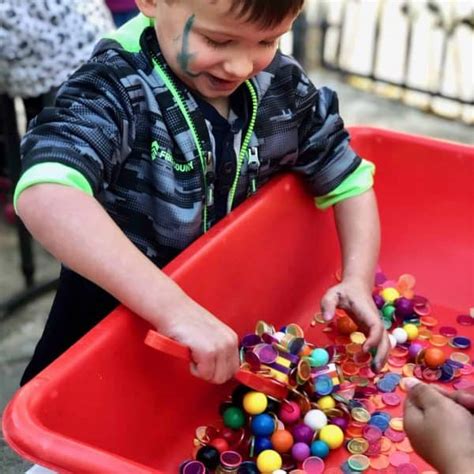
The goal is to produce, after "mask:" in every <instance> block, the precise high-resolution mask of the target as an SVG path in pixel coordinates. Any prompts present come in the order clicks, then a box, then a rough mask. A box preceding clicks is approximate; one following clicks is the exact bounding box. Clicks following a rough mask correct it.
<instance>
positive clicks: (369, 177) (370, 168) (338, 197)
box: [314, 160, 375, 210]
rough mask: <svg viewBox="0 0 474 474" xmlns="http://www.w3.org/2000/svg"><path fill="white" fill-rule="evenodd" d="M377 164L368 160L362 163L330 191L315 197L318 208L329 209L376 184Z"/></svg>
mask: <svg viewBox="0 0 474 474" xmlns="http://www.w3.org/2000/svg"><path fill="white" fill-rule="evenodd" d="M374 173H375V165H374V164H373V163H371V162H370V161H367V160H362V163H361V164H360V165H359V166H358V167H357V168H356V169H355V170H354V171H353V172H352V173H351V174H350V175H349V176H348V177H347V178H346V179H345V180H344V181H343V182H342V183H341V184H340V185H339V186H338V187H337V188H336V189H333V190H332V191H331V192H330V193H328V194H326V195H324V196H320V197H317V198H315V200H314V201H315V204H316V207H317V208H318V209H323V210H324V209H327V208H328V207H330V206H333V205H334V204H337V203H338V202H340V201H343V200H344V199H348V198H350V197H354V196H358V195H359V194H362V193H363V192H365V191H367V190H368V189H370V188H371V187H372V186H373V185H374Z"/></svg>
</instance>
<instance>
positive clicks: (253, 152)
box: [247, 146, 260, 195]
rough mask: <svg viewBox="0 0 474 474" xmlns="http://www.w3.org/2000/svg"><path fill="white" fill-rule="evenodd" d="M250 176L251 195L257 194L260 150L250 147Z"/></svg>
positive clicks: (248, 160) (248, 159)
mask: <svg viewBox="0 0 474 474" xmlns="http://www.w3.org/2000/svg"><path fill="white" fill-rule="evenodd" d="M247 163H248V174H249V195H250V194H255V193H256V192H257V176H258V170H259V168H260V160H259V159H258V148H257V147H256V146H253V147H250V148H249V151H248V158H247Z"/></svg>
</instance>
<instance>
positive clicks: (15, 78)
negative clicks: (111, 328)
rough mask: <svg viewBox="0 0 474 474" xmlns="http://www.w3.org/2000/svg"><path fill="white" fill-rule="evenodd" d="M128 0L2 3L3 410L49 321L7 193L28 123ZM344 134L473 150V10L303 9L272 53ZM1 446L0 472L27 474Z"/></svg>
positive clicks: (49, 273)
mask: <svg viewBox="0 0 474 474" xmlns="http://www.w3.org/2000/svg"><path fill="white" fill-rule="evenodd" d="M135 13H136V10H135V8H134V2H133V0H109V1H107V2H104V1H103V0H87V1H86V0H67V1H61V0H42V1H38V2H36V1H35V0H24V1H19V0H0V412H1V411H3V409H4V407H5V405H6V403H7V402H8V400H9V399H10V398H11V396H12V394H13V393H14V391H15V390H16V389H17V387H18V381H19V379H20V376H21V374H22V371H23V369H24V367H25V365H26V363H27V362H28V360H29V358H30V356H31V354H32V352H33V349H34V347H35V344H36V342H37V340H38V338H39V336H40V334H41V331H42V328H43V326H44V322H45V319H46V316H47V314H48V312H49V307H50V305H51V301H52V297H53V294H54V291H53V289H54V287H55V285H56V278H57V275H58V271H59V264H58V263H57V262H56V261H55V260H54V259H53V258H52V257H51V256H50V255H48V254H47V253H46V252H45V251H44V250H42V249H41V248H40V247H39V246H38V245H36V244H35V243H34V242H32V240H31V238H30V236H29V234H28V232H27V231H26V229H25V228H24V227H23V226H22V224H21V222H19V221H18V220H16V219H15V216H14V212H13V207H12V204H11V202H12V190H13V189H14V183H15V182H16V180H17V179H18V176H19V173H20V161H19V140H20V138H21V135H22V134H23V133H24V131H25V128H26V125H27V122H28V121H29V120H30V119H31V118H32V117H34V116H35V115H36V114H37V113H38V112H39V111H40V110H41V108H42V107H43V106H45V105H48V104H50V103H51V102H52V100H53V98H54V92H55V90H56V89H57V87H58V86H59V85H60V84H61V82H62V81H63V80H64V79H66V77H67V76H68V75H69V74H70V73H71V72H72V71H74V70H75V69H76V68H77V67H78V66H79V65H80V64H81V63H82V62H83V61H85V60H86V59H87V57H88V56H89V55H90V53H91V51H92V48H93V46H94V44H95V43H96V41H97V40H98V39H99V38H100V37H101V36H103V35H104V34H105V33H106V32H107V31H110V30H111V29H112V28H115V27H117V26H120V25H121V24H123V23H124V22H125V21H127V20H128V19H129V18H130V17H132V16H133V15H135ZM281 48H282V50H283V51H285V52H287V53H289V54H293V55H294V56H295V57H296V58H297V59H298V60H299V61H300V62H301V63H302V64H303V65H304V67H305V68H306V70H307V71H308V72H309V74H310V77H311V79H312V80H313V81H314V82H315V84H316V85H317V86H328V87H331V88H333V89H335V90H336V91H337V92H338V94H339V99H340V108H341V114H342V116H343V118H344V120H345V122H346V125H348V126H351V125H369V126H377V127H385V128H389V129H392V130H399V131H404V132H409V133H415V134H421V135H427V136H431V137H435V138H438V139H444V140H452V141H457V142H462V143H466V144H471V145H472V144H473V143H474V133H473V127H472V125H473V124H474V104H473V100H474V0H306V5H305V10H304V12H303V13H302V14H301V15H300V17H299V18H298V20H297V21H296V23H295V25H294V29H293V31H292V32H290V33H289V34H288V35H286V36H285V37H284V38H283V40H282V43H281ZM29 467H30V464H29V463H28V462H26V461H24V460H22V459H20V458H19V457H18V456H17V455H16V454H15V453H13V452H12V451H11V450H10V448H9V447H8V446H7V445H6V444H5V442H4V440H3V438H0V472H2V473H19V472H25V470H27V469H28V468H29Z"/></svg>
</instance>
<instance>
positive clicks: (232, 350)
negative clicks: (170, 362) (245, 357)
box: [157, 297, 240, 384]
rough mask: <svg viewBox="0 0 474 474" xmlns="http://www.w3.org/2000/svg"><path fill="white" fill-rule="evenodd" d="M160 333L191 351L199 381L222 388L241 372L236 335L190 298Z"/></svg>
mask: <svg viewBox="0 0 474 474" xmlns="http://www.w3.org/2000/svg"><path fill="white" fill-rule="evenodd" d="M157 329H158V331H160V332H162V333H163V334H164V335H166V336H168V337H171V338H172V339H175V340H176V341H178V342H180V343H181V344H184V345H186V346H188V347H189V348H190V349H191V357H192V360H193V362H192V363H191V372H192V373H193V375H195V376H196V377H199V378H202V379H204V380H207V381H208V382H213V383H218V384H220V383H224V382H226V381H227V380H229V379H230V378H232V376H233V375H234V374H235V373H236V372H237V370H238V369H239V366H240V363H239V351H238V337H237V334H236V333H235V332H234V331H233V330H232V329H231V328H230V327H229V326H227V325H225V324H224V323H223V322H221V321H220V320H219V319H217V318H216V317H215V316H213V315H212V314H211V313H210V312H209V311H207V310H206V309H205V308H203V307H202V306H200V305H199V304H197V303H196V302H195V301H193V300H192V299H190V298H188V297H185V298H183V299H182V301H180V304H179V305H177V306H176V308H173V313H172V314H170V315H168V317H167V318H166V321H165V322H160V324H159V327H157Z"/></svg>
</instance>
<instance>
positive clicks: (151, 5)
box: [135, 0, 157, 18]
mask: <svg viewBox="0 0 474 474" xmlns="http://www.w3.org/2000/svg"><path fill="white" fill-rule="evenodd" d="M135 2H136V4H137V7H138V9H139V10H140V11H141V12H142V13H143V14H144V15H145V16H147V17H149V18H155V15H156V4H157V0H135Z"/></svg>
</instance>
